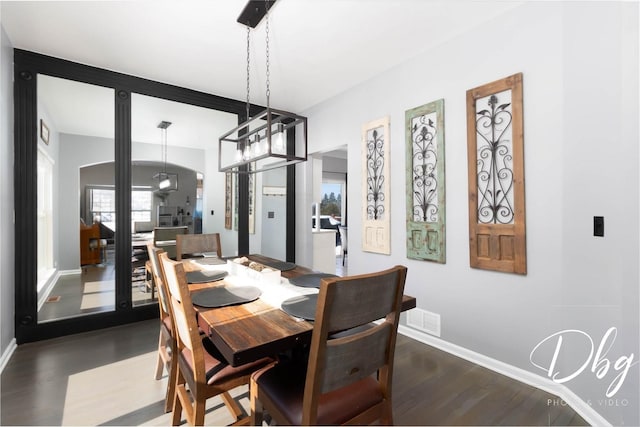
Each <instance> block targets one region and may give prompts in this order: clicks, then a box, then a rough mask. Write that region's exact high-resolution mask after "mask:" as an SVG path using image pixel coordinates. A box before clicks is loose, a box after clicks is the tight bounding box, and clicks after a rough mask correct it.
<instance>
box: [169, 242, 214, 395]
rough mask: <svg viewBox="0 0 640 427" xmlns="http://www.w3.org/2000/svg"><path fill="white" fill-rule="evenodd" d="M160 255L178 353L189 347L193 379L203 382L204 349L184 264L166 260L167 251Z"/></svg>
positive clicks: (204, 381)
mask: <svg viewBox="0 0 640 427" xmlns="http://www.w3.org/2000/svg"><path fill="white" fill-rule="evenodd" d="M159 258H160V264H161V265H162V268H163V271H164V277H165V279H166V286H167V289H168V290H169V305H170V307H171V315H172V317H173V323H174V326H175V333H176V337H175V338H176V343H177V353H178V354H181V353H182V351H183V350H184V349H185V348H187V349H189V354H190V356H191V358H192V360H191V362H192V363H190V365H191V366H192V369H193V374H194V378H195V380H196V381H199V382H203V383H206V379H205V372H204V349H203V347H202V341H201V338H200V331H199V329H198V323H197V321H196V311H195V309H194V308H193V303H192V302H191V294H190V293H189V287H188V285H187V279H186V275H185V272H184V267H183V266H182V263H181V262H178V261H173V260H171V259H169V256H168V254H167V253H166V252H165V253H161V254H160V257H159Z"/></svg>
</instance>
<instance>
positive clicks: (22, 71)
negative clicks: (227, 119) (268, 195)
mask: <svg viewBox="0 0 640 427" xmlns="http://www.w3.org/2000/svg"><path fill="white" fill-rule="evenodd" d="M38 74H44V75H48V76H52V77H59V78H64V79H68V80H75V81H78V82H82V83H88V84H93V85H98V86H103V87H108V88H112V89H114V96H115V129H114V135H115V177H116V180H115V188H116V197H117V200H116V206H117V210H116V221H117V222H116V263H117V265H119V266H120V265H122V266H127V265H130V263H131V255H130V253H131V229H130V227H128V226H127V225H128V224H130V222H129V221H130V216H131V209H130V208H131V194H130V192H131V94H132V93H138V94H142V95H147V96H153V97H157V98H163V99H167V100H170V101H175V102H180V103H184V104H190V105H195V106H199V107H204V108H210V109H214V110H219V111H224V112H228V113H232V114H237V115H238V123H242V122H244V121H245V120H246V104H245V103H244V102H243V101H238V100H234V99H230V98H224V97H220V96H217V95H211V94H208V93H204V92H198V91H195V90H191V89H186V88H182V87H178V86H173V85H169V84H166V83H160V82H156V81H152V80H148V79H143V78H140V77H135V76H131V75H127V74H122V73H117V72H114V71H109V70H104V69H101V68H97V67H92V66H88V65H84V64H79V63H75V62H71V61H67V60H63V59H59V58H54V57H51V56H46V55H41V54H38V53H34V52H29V51H25V50H21V49H14V133H15V138H14V192H15V194H14V200H15V211H16V215H15V335H16V342H17V343H18V344H21V343H25V342H30V341H38V340H42V339H47V338H53V337H57V336H62V335H68V334H73V333H78V332H84V331H89V330H95V329H100V328H105V327H110V326H115V325H120V324H125V323H130V322H135V321H138V320H144V319H151V318H154V317H157V316H158V307H157V305H156V304H149V305H144V306H139V307H133V306H132V302H131V274H130V269H127V268H117V269H116V304H115V311H112V312H104V313H96V314H87V315H84V316H81V317H77V318H71V319H61V320H58V321H52V322H46V323H40V324H39V323H38V320H37V316H38V313H37V312H38V307H37V305H38V301H37V300H38V295H37V289H36V286H35V283H36V281H37V272H36V270H37V262H36V257H37V222H36V207H37V200H36V197H37V181H36V175H37V144H38V142H37V135H38V133H37V129H38V127H37V118H38V106H37V76H38ZM263 109H264V107H261V106H258V105H253V104H252V105H251V108H250V114H251V115H254V114H257V113H259V112H260V111H262V110H263ZM238 182H239V186H240V189H242V188H243V186H244V187H246V188H247V189H248V178H247V175H246V174H239V175H238ZM294 190H295V167H294V166H288V167H287V227H286V248H287V252H286V253H287V261H291V262H295V191H294ZM239 194H244V195H247V197H246V200H244V199H245V197H242V198H240V201H239V208H240V209H239V221H238V253H239V254H240V255H244V254H247V253H248V252H249V223H248V219H249V216H248V206H249V200H248V191H244V192H243V191H240V192H239ZM243 206H244V207H245V208H244V209H242V207H243Z"/></svg>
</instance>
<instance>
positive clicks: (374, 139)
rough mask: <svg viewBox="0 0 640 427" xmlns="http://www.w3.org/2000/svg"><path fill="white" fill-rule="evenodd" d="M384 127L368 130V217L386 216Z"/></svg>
mask: <svg viewBox="0 0 640 427" xmlns="http://www.w3.org/2000/svg"><path fill="white" fill-rule="evenodd" d="M381 129H382V128H376V129H372V130H370V131H368V132H367V142H366V146H367V219H373V220H377V219H381V218H383V216H384V213H385V210H384V200H385V193H384V187H383V185H384V181H385V176H384V162H385V158H384V136H385V135H384V133H383V132H381Z"/></svg>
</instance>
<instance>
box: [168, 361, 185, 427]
mask: <svg viewBox="0 0 640 427" xmlns="http://www.w3.org/2000/svg"><path fill="white" fill-rule="evenodd" d="M176 368H177V366H176ZM176 371H177V372H176V382H175V384H176V385H175V387H174V392H173V414H172V416H171V425H173V426H179V425H180V424H181V422H180V421H182V420H181V418H182V400H181V399H180V394H181V393H184V394H186V393H187V392H186V390H185V380H184V377H183V376H182V374H181V373H180V370H179V369H176Z"/></svg>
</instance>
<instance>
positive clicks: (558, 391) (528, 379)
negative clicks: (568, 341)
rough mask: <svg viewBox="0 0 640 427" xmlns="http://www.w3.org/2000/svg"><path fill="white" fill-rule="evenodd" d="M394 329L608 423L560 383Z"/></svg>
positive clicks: (403, 328)
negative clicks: (554, 397) (552, 396)
mask: <svg viewBox="0 0 640 427" xmlns="http://www.w3.org/2000/svg"><path fill="white" fill-rule="evenodd" d="M398 333H400V334H402V335H405V336H407V337H409V338H413V339H415V340H416V341H420V342H422V343H424V344H427V345H430V346H432V347H435V348H437V349H439V350H442V351H445V352H447V353H450V354H453V355H454V356H458V357H460V358H462V359H465V360H468V361H469V362H472V363H475V364H476V365H480V366H483V367H485V368H487V369H490V370H492V371H494V372H497V373H499V374H502V375H505V376H507V377H509V378H512V379H514V380H516V381H519V382H522V383H524V384H527V385H530V386H532V387H535V388H538V389H540V390H544V391H546V392H548V393H551V394H553V395H555V396H558V397H559V398H561V399H562V400H563V401H564V402H565V403H567V404H568V405H569V406H571V408H573V410H574V411H576V412H577V413H578V414H579V415H580V416H581V417H582V418H583V419H584V420H585V421H586V422H587V423H589V425H592V426H603V427H604V426H606V427H610V426H611V423H610V422H609V421H607V420H606V419H604V418H603V417H602V415H600V414H599V413H598V412H597V411H596V410H595V409H593V407H592V406H590V405H589V404H588V403H587V402H585V401H584V400H582V399H581V398H580V397H579V396H578V395H576V394H575V393H574V392H573V391H571V390H570V389H569V388H568V387H566V386H565V385H563V384H557V383H555V382H553V381H551V380H550V379H548V378H544V377H542V376H540V375H536V374H534V373H532V372H529V371H526V370H524V369H521V368H517V367H515V366H512V365H509V364H507V363H504V362H501V361H499V360H496V359H493V358H491V357H488V356H485V355H483V354H480V353H476V352H475V351H472V350H469V349H466V348H464V347H461V346H459V345H456V344H452V343H450V342H447V341H444V340H442V339H440V338H436V337H434V336H431V335H429V334H425V333H423V332H420V331H418V330H415V329H413V328H410V327H408V326H405V325H400V326H398Z"/></svg>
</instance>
